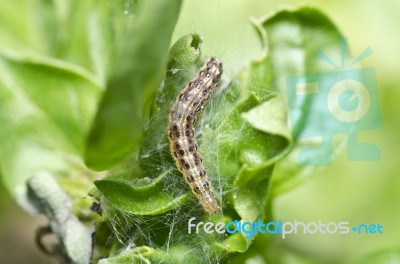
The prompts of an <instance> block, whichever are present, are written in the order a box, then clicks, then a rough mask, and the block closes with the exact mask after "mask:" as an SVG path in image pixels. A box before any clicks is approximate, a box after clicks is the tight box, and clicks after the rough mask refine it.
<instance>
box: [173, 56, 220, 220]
mask: <svg viewBox="0 0 400 264" xmlns="http://www.w3.org/2000/svg"><path fill="white" fill-rule="evenodd" d="M221 75H222V64H221V62H219V61H218V60H217V59H215V58H211V59H209V60H208V61H207V62H206V63H205V65H204V66H203V67H202V68H201V69H200V72H199V74H198V76H197V77H196V78H194V79H193V80H192V81H190V82H189V83H188V84H187V85H186V86H185V88H184V89H183V90H182V92H181V93H180V94H179V96H178V97H177V99H176V102H175V104H174V105H173V106H172V108H171V111H170V115H169V124H168V138H169V141H170V151H171V155H172V156H173V158H174V159H175V162H176V167H177V169H178V170H179V171H180V172H181V173H182V174H183V177H184V179H185V181H186V183H187V184H188V185H189V187H190V189H191V190H192V192H193V193H194V195H196V197H197V199H198V200H199V202H200V205H201V206H202V207H203V209H204V210H205V211H206V212H208V213H209V214H216V213H218V212H220V211H221V208H220V207H219V205H218V201H217V199H216V197H215V194H214V192H213V188H212V185H211V182H210V179H209V178H208V176H207V172H206V170H205V168H204V165H203V161H202V158H201V156H200V154H199V153H198V151H197V142H196V140H195V138H194V132H195V129H194V123H195V122H196V118H197V115H198V113H199V112H200V111H201V110H202V109H203V107H204V105H205V103H206V102H207V101H208V99H209V98H210V96H211V95H212V93H213V91H214V90H215V88H216V87H218V85H219V83H220V80H221Z"/></svg>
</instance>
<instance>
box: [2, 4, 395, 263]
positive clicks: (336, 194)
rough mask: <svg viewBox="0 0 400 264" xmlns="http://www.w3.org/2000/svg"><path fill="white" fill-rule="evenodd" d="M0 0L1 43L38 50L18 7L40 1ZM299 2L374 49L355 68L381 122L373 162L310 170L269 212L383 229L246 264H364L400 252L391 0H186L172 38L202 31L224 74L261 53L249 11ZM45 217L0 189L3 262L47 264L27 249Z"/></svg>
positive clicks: (278, 246) (291, 246) (308, 243)
mask: <svg viewBox="0 0 400 264" xmlns="http://www.w3.org/2000/svg"><path fill="white" fill-rule="evenodd" d="M1 2H2V3H0V9H3V12H0V14H1V16H5V15H6V14H8V15H9V16H14V17H12V18H11V19H10V17H7V18H5V17H3V18H2V17H0V46H2V47H10V48H14V47H13V46H11V44H12V41H8V40H9V39H11V38H13V37H15V36H17V37H18V38H20V40H21V41H26V43H27V44H26V45H20V46H19V47H17V49H27V50H33V51H37V52H40V49H38V48H36V47H37V46H40V45H38V44H37V43H39V42H41V43H46V39H43V36H39V37H38V35H35V32H34V31H32V30H33V29H34V28H35V25H32V29H31V28H29V27H27V26H28V25H27V24H26V21H28V19H29V21H32V12H31V10H29V8H26V6H32V4H30V5H27V4H26V3H27V2H39V1H34V0H32V1H13V3H12V4H11V2H9V3H6V1H4V0H2V1H1ZM127 3H129V1H127ZM299 5H309V6H313V7H317V8H319V9H320V10H321V11H322V12H324V13H325V14H326V15H327V16H328V17H329V18H330V19H332V21H333V22H334V23H335V24H336V25H337V27H338V28H339V29H340V30H341V32H342V34H343V35H344V36H345V37H347V41H348V44H349V48H350V50H351V52H352V55H353V56H357V55H358V54H359V53H361V52H362V51H363V50H364V49H365V48H366V47H371V49H372V50H373V52H374V53H373V55H372V56H370V57H368V58H367V59H365V60H363V61H362V63H361V65H362V66H365V67H374V68H375V69H376V72H377V78H378V86H379V87H378V88H379V97H380V98H379V100H380V108H381V114H382V123H383V125H382V129H379V130H376V131H368V132H362V134H360V136H361V139H362V140H363V141H366V142H371V143H374V144H376V145H377V146H378V147H379V148H380V150H381V160H380V161H375V162H349V161H347V159H346V155H345V152H343V154H342V155H340V156H339V157H338V158H337V159H336V160H334V163H333V165H332V166H328V167H326V168H324V169H323V170H321V171H319V172H315V173H314V175H313V177H310V179H309V180H308V181H307V182H304V183H303V184H302V185H301V186H299V187H298V188H295V189H294V190H292V191H290V192H289V193H286V194H284V195H281V196H279V197H277V198H276V199H275V200H274V203H273V210H274V213H275V218H276V219H283V220H287V221H293V220H296V219H297V220H300V221H304V222H308V221H317V220H322V221H323V222H330V221H336V222H339V221H348V222H350V223H366V224H373V223H379V224H381V225H383V226H384V229H383V230H384V234H382V235H345V236H344V235H310V234H307V235H296V236H289V237H288V238H287V239H285V240H281V239H279V238H274V239H273V241H270V243H269V245H266V244H265V247H264V248H263V247H262V246H260V245H256V249H257V250H255V251H254V252H251V254H253V255H254V256H253V258H252V261H253V262H249V263H263V262H257V261H258V258H257V255H258V254H260V255H264V256H265V255H266V256H268V258H269V259H270V260H271V263H355V262H357V261H360V263H364V261H362V259H364V258H366V257H367V256H369V255H370V254H375V253H376V252H385V251H388V250H394V251H396V250H397V252H400V236H399V235H400V225H399V224H398V223H400V191H399V190H400V177H398V171H399V169H400V158H399V155H398V149H400V139H399V134H400V133H399V132H400V122H399V117H398V115H399V114H400V104H399V103H397V100H398V98H400V90H399V89H398V87H397V86H398V83H400V75H399V74H398V69H399V66H400V63H399V59H400V49H399V48H398V47H399V44H400V34H398V24H399V15H400V2H399V1H396V0H383V1H373V0H368V1H362V0H355V1H344V0H341V1H333V0H331V1H261V0H248V1H239V0H224V1H211V0H208V1H201V2H200V1H193V0H192V1H186V2H185V3H184V6H183V9H182V10H181V15H180V20H179V22H178V24H177V27H176V29H175V33H174V38H173V41H172V42H174V41H175V40H177V39H178V38H179V37H181V36H182V35H184V34H186V33H188V32H193V31H195V32H199V33H201V34H202V35H203V36H204V43H203V46H202V51H203V54H204V55H205V56H217V57H219V58H220V59H221V60H222V61H223V62H224V65H225V69H226V73H227V75H228V76H233V75H234V74H235V73H237V72H238V71H239V70H241V69H244V68H245V67H246V66H247V65H248V63H249V61H250V60H252V59H255V58H257V57H259V56H260V54H261V52H262V49H261V45H260V44H259V41H258V37H257V35H256V33H255V31H254V29H253V28H252V26H251V25H250V23H249V22H248V21H249V17H256V18H258V17H261V16H265V15H268V14H271V13H273V12H274V11H276V10H278V9H280V8H284V7H290V8H291V7H297V6H299ZM5 8H6V9H7V12H5V11H4V10H5ZM10 21H13V23H10ZM33 21H34V19H33ZM10 32H11V33H13V32H14V33H15V34H14V35H15V36H14V35H10ZM0 78H1V73H0ZM0 125H1V124H0ZM44 223H45V220H44V219H43V218H41V217H32V216H29V215H27V214H26V213H24V212H23V211H22V210H21V209H19V208H18V207H17V206H16V204H15V202H14V201H12V199H11V198H10V197H9V196H8V194H7V193H6V191H5V190H4V189H3V188H2V187H0V259H5V260H7V262H6V263H55V262H54V260H52V259H51V258H47V257H46V256H44V255H42V254H41V253H40V252H39V251H38V249H36V248H35V247H34V241H33V238H34V231H35V228H36V227H37V226H38V225H39V224H44ZM259 244H261V245H262V242H261V243H259ZM378 254H379V253H378ZM390 257H393V255H390V256H389V257H387V258H386V260H383V261H381V262H379V261H378V260H377V261H376V262H371V263H389V262H388V261H389V260H390ZM393 258H394V261H396V259H397V261H400V258H395V257H393ZM390 263H400V262H390Z"/></svg>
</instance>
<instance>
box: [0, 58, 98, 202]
mask: <svg viewBox="0 0 400 264" xmlns="http://www.w3.org/2000/svg"><path fill="white" fill-rule="evenodd" d="M0 68H1V72H2V78H1V80H0V101H1V103H0V120H1V126H0V138H1V140H0V160H1V171H2V175H3V178H4V182H5V185H6V187H7V189H8V190H9V191H10V193H12V194H13V195H14V196H17V200H18V201H19V203H20V204H21V205H22V206H24V205H25V208H26V202H24V199H25V189H26V188H25V182H26V180H27V179H28V178H29V177H30V176H32V174H33V173H34V172H36V171H37V170H43V169H46V170H48V171H51V172H57V175H59V174H64V175H70V174H71V173H72V171H73V169H72V168H67V165H66V162H65V160H63V159H65V157H66V156H68V155H71V154H73V155H78V156H79V155H81V154H82V152H83V143H84V137H85V134H86V133H87V130H88V128H89V124H90V123H91V121H92V118H93V115H94V112H95V108H96V102H97V98H98V97H99V94H100V91H101V90H100V88H99V86H98V82H97V80H96V79H95V78H94V77H93V76H92V75H91V74H89V73H87V72H86V71H85V70H83V69H81V68H79V67H76V66H74V65H70V64H68V63H65V62H62V61H59V60H54V59H50V58H47V57H41V56H33V55H17V54H15V53H12V52H9V51H8V52H6V51H1V52H0ZM67 153H68V154H67ZM63 155H64V156H63Z"/></svg>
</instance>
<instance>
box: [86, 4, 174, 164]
mask: <svg viewBox="0 0 400 264" xmlns="http://www.w3.org/2000/svg"><path fill="white" fill-rule="evenodd" d="M180 5H181V1H172V2H171V1H165V0H157V1H144V2H143V5H142V6H141V9H140V13H139V15H138V17H136V18H135V20H132V19H129V18H128V21H126V30H125V32H124V35H123V39H120V45H119V46H117V47H116V48H117V50H118V54H117V55H116V59H115V60H114V61H113V63H112V65H113V66H112V71H111V75H110V78H109V81H108V83H107V90H106V92H105V94H104V96H103V99H102V101H101V104H100V107H99V111H98V113H97V116H96V119H95V122H94V124H93V127H92V129H91V132H90V134H89V138H88V143H87V144H88V146H87V151H86V155H85V161H86V164H87V165H88V166H89V167H91V168H93V169H96V170H104V169H107V168H109V167H111V166H112V165H114V164H116V163H117V162H119V161H121V160H123V159H124V158H125V157H126V156H127V155H128V154H129V153H131V152H132V151H133V149H135V148H136V149H137V148H138V144H139V143H140V142H141V140H142V139H143V132H144V126H145V124H146V121H147V118H146V116H147V114H148V109H149V104H151V102H152V100H153V99H154V94H155V91H156V89H157V87H158V86H159V85H160V83H161V80H162V77H163V74H164V71H165V67H166V63H167V54H168V53H167V52H168V48H169V45H170V39H171V34H172V31H173V29H174V26H175V23H176V21H177V18H178V14H179V9H180Z"/></svg>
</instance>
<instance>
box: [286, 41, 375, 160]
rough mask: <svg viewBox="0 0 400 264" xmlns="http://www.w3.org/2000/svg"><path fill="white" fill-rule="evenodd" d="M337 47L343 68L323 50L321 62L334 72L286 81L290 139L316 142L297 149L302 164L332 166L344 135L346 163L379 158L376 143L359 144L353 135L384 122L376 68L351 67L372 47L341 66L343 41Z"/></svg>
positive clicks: (292, 78)
mask: <svg viewBox="0 0 400 264" xmlns="http://www.w3.org/2000/svg"><path fill="white" fill-rule="evenodd" d="M340 50H341V59H342V65H341V66H337V64H335V63H334V62H333V61H332V60H331V59H329V57H328V56H326V55H325V54H324V53H322V52H319V53H318V57H319V58H320V59H321V60H322V61H324V62H326V63H328V64H330V65H331V66H333V70H332V71H330V72H322V73H316V74H307V75H303V76H295V77H289V78H288V79H287V91H288V105H289V117H290V123H291V126H292V131H293V137H294V138H296V139H297V140H299V141H300V142H301V141H302V140H308V142H314V145H313V146H312V147H310V146H308V147H306V148H305V149H303V150H302V151H300V153H299V156H298V161H299V163H300V164H302V165H311V166H321V165H330V164H332V156H333V152H332V151H333V146H332V145H333V142H332V137H333V136H334V135H335V134H346V135H347V159H348V160H349V161H370V160H379V159H380V149H379V148H378V147H377V146H376V145H374V144H371V143H368V142H360V141H359V140H358V137H357V136H358V134H359V132H360V131H366V130H374V129H379V128H380V127H381V125H382V124H381V117H380V108H379V97H378V86H377V79H376V72H375V69H374V68H356V69H353V66H354V65H356V64H357V63H358V62H359V61H361V60H362V59H364V58H366V57H367V56H369V55H371V54H372V51H371V49H370V48H367V49H366V50H365V51H364V52H363V53H362V54H361V55H360V56H359V57H358V58H357V59H356V60H354V61H353V62H351V63H350V64H349V65H345V54H346V53H345V51H346V44H345V42H343V43H342V44H341V48H340ZM308 145H309V144H308Z"/></svg>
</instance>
